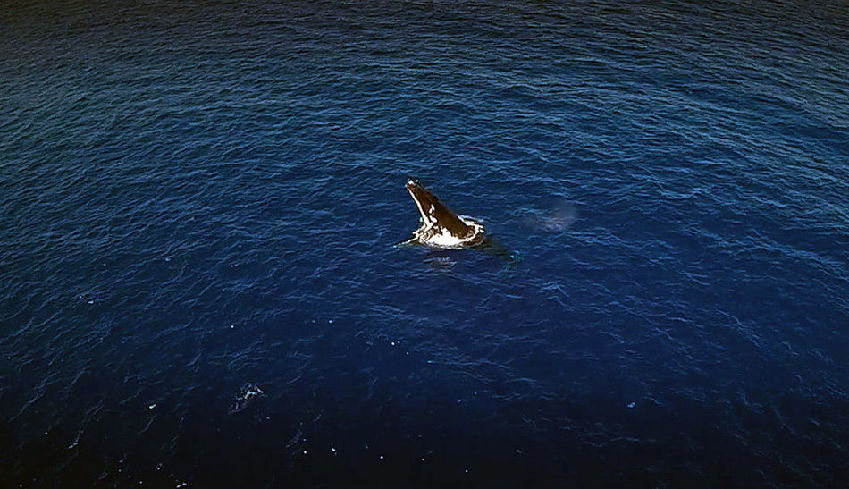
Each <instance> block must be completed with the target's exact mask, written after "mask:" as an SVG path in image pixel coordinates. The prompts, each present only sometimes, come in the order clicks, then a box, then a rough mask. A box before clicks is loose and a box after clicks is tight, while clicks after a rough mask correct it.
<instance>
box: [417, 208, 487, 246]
mask: <svg viewBox="0 0 849 489" xmlns="http://www.w3.org/2000/svg"><path fill="white" fill-rule="evenodd" d="M457 217H458V218H459V219H460V220H461V221H463V223H464V224H466V225H468V226H471V227H472V228H473V232H471V233H469V234H468V235H467V236H455V235H453V234H451V233H450V232H448V230H447V229H445V228H442V227H439V226H434V225H433V224H431V223H425V224H424V225H422V227H420V228H419V229H417V230H416V232H415V233H414V234H413V240H414V241H416V242H418V243H421V244H423V245H425V246H430V247H433V248H445V249H459V248H469V247H471V246H475V245H478V244H480V243H481V242H482V241H483V238H484V229H483V224H481V223H479V222H478V221H475V220H474V219H472V218H470V217H468V216H457Z"/></svg>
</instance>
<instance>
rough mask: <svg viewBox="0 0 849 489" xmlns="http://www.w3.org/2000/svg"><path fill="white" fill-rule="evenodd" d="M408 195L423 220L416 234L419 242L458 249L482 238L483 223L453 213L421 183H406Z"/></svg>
mask: <svg viewBox="0 0 849 489" xmlns="http://www.w3.org/2000/svg"><path fill="white" fill-rule="evenodd" d="M407 192H409V194H410V197H412V198H413V201H414V202H415V203H416V207H417V208H418V210H419V214H421V218H422V226H421V227H420V228H419V229H418V230H417V231H416V233H415V239H416V240H417V241H419V242H421V243H422V244H426V245H431V246H437V247H444V248H459V247H464V246H468V245H469V244H472V243H474V242H477V241H479V240H480V238H481V237H482V235H483V226H482V225H481V224H480V223H478V222H476V221H474V220H472V219H470V218H464V217H460V216H458V215H457V214H455V213H454V212H452V211H451V209H449V208H448V207H447V206H446V205H445V204H443V203H442V202H440V200H439V199H438V198H437V197H436V196H435V195H433V192H431V191H430V190H428V189H426V188H425V187H424V186H423V185H422V184H421V183H419V181H418V180H416V179H414V178H410V179H409V180H407Z"/></svg>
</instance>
